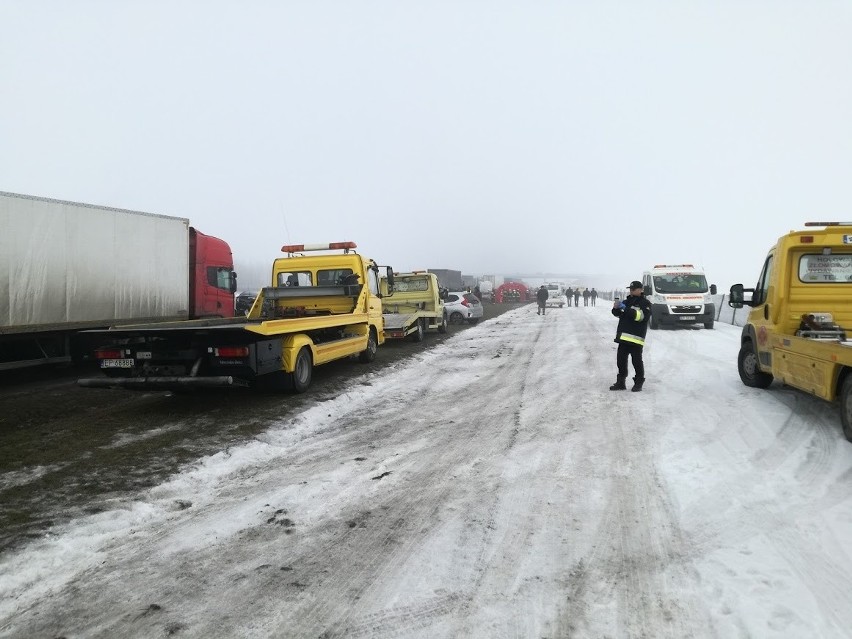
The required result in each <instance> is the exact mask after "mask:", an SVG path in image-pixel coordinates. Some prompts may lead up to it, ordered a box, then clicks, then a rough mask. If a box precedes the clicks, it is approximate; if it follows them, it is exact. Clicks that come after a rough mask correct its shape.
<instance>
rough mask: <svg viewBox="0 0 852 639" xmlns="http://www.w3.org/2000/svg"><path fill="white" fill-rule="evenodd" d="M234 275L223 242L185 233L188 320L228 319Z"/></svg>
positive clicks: (197, 234) (234, 290) (235, 276)
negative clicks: (187, 262)
mask: <svg viewBox="0 0 852 639" xmlns="http://www.w3.org/2000/svg"><path fill="white" fill-rule="evenodd" d="M236 290H237V274H236V273H234V257H233V254H232V253H231V247H230V246H228V243H227V242H225V241H224V240H220V239H219V238H218V237H213V236H211V235H205V234H204V233H202V232H201V231H197V230H196V229H194V228H192V227H190V229H189V303H190V308H189V317H190V319H195V318H200V317H231V316H233V314H234V293H235V292H236Z"/></svg>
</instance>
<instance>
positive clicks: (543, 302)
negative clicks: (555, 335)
mask: <svg viewBox="0 0 852 639" xmlns="http://www.w3.org/2000/svg"><path fill="white" fill-rule="evenodd" d="M549 296H550V293H548V292H547V287H546V286H545V285H544V284H542V285H541V287H540V288H539V289H538V291H537V292H536V294H535V299H536V302H538V312H537V313H536V315H544V309H545V308H547V298H548V297H549Z"/></svg>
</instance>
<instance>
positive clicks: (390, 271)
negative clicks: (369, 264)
mask: <svg viewBox="0 0 852 639" xmlns="http://www.w3.org/2000/svg"><path fill="white" fill-rule="evenodd" d="M382 268H384V269H385V279H386V280H387V282H388V295H392V294H393V269H392V268H391V267H390V266H384V267H382Z"/></svg>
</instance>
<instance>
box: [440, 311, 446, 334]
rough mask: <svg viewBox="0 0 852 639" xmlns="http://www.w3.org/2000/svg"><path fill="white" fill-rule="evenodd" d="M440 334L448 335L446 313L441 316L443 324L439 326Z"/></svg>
mask: <svg viewBox="0 0 852 639" xmlns="http://www.w3.org/2000/svg"><path fill="white" fill-rule="evenodd" d="M438 332H439V333H446V332H447V314H446V313H444V314H443V315H441V323H440V324H438Z"/></svg>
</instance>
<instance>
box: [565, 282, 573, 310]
mask: <svg viewBox="0 0 852 639" xmlns="http://www.w3.org/2000/svg"><path fill="white" fill-rule="evenodd" d="M565 296H566V297H567V298H568V308H571V298H572V297H574V289H573V288H571V287H570V286H569V287H568V288H566V289H565Z"/></svg>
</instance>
